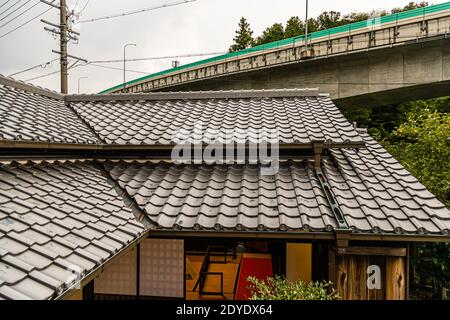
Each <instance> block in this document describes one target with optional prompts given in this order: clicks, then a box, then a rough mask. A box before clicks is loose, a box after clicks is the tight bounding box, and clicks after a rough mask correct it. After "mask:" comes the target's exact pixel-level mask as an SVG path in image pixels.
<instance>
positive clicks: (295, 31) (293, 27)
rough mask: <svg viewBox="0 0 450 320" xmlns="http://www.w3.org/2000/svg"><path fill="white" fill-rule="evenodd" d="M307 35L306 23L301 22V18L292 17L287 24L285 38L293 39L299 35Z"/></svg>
mask: <svg viewBox="0 0 450 320" xmlns="http://www.w3.org/2000/svg"><path fill="white" fill-rule="evenodd" d="M304 33H305V23H304V22H303V21H302V20H300V18H299V17H297V16H295V17H291V18H290V19H289V20H288V21H287V23H286V28H285V29H284V37H285V38H292V37H295V36H298V35H302V34H304Z"/></svg>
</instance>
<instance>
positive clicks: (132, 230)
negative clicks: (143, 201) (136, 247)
mask: <svg viewBox="0 0 450 320" xmlns="http://www.w3.org/2000/svg"><path fill="white" fill-rule="evenodd" d="M145 234H146V229H145V227H144V225H143V224H142V223H141V222H138V221H137V220H136V217H135V215H134V214H133V212H132V210H131V209H130V208H129V207H128V206H127V205H126V204H125V203H124V200H123V198H122V197H121V196H120V195H119V194H118V193H117V191H116V190H115V189H114V186H113V185H111V183H110V182H108V179H107V177H106V176H105V175H104V174H102V171H101V170H100V169H99V168H98V167H97V166H96V165H95V164H94V163H93V162H89V161H84V162H80V161H77V162H70V161H67V162H62V163H59V162H56V163H46V162H43V163H33V162H29V163H26V164H19V163H12V164H7V165H0V298H4V299H50V298H55V297H58V296H60V295H62V294H64V293H65V292H66V291H67V290H69V289H70V288H71V286H73V285H75V284H77V283H78V281H80V280H82V279H83V278H85V277H87V276H88V275H89V274H90V273H92V272H93V271H94V270H95V269H97V268H99V267H100V266H102V265H104V264H105V263H106V262H107V261H108V260H109V259H111V258H112V257H113V256H115V255H116V254H117V253H119V252H120V251H121V250H123V249H124V248H125V247H127V246H129V245H130V244H131V243H132V242H133V241H134V240H136V239H137V238H139V237H142V236H143V235H145Z"/></svg>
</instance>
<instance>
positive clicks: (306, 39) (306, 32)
mask: <svg viewBox="0 0 450 320" xmlns="http://www.w3.org/2000/svg"><path fill="white" fill-rule="evenodd" d="M305 46H306V50H308V0H306V18H305Z"/></svg>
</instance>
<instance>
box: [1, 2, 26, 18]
mask: <svg viewBox="0 0 450 320" xmlns="http://www.w3.org/2000/svg"><path fill="white" fill-rule="evenodd" d="M20 1H22V0H17V1H16V2H14V3H13V4H12V5H10V6H9V7H8V8H7V9H5V11H2V12H0V15H2V14H4V13H5V12H6V11H8V10H9V9H11V8H12V7H14V6H15V5H16V4H18V3H19V2H20Z"/></svg>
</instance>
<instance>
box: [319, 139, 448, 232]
mask: <svg viewBox="0 0 450 320" xmlns="http://www.w3.org/2000/svg"><path fill="white" fill-rule="evenodd" d="M361 136H362V137H363V139H364V141H365V143H366V146H367V148H366V149H360V150H358V151H356V150H352V149H346V150H332V151H330V153H331V154H332V156H333V157H332V159H333V161H324V173H325V175H326V176H327V178H328V181H329V184H330V186H331V189H332V190H333V193H334V194H335V197H336V199H337V202H338V204H339V207H340V208H341V210H342V211H343V213H344V216H345V220H346V221H347V224H348V225H349V226H350V227H351V228H352V229H355V230H358V231H363V232H375V233H379V232H383V233H419V234H444V235H448V234H449V233H450V211H449V210H448V209H447V208H446V207H445V205H444V204H442V203H441V202H440V201H439V200H437V199H436V197H435V196H434V195H433V194H432V193H430V192H429V191H428V190H427V189H426V188H425V187H424V186H423V185H422V184H421V183H420V182H418V181H417V179H416V178H415V177H414V176H413V175H411V173H409V172H408V171H407V170H406V169H405V168H403V166H402V165H401V164H400V163H399V162H398V161H397V160H395V159H394V158H393V157H392V156H391V155H390V154H389V153H388V152H387V151H386V150H385V149H383V147H382V146H381V145H380V144H378V143H377V142H376V141H375V140H374V139H372V138H371V137H370V136H369V135H368V134H367V133H366V134H361Z"/></svg>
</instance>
